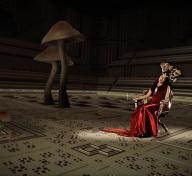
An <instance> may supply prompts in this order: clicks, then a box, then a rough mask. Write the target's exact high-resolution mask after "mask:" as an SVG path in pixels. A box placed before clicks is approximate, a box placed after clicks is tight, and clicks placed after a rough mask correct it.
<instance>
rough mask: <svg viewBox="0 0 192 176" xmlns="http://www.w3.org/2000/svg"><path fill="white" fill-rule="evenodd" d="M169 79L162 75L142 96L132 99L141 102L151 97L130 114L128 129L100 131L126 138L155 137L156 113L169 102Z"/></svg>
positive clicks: (156, 130)
mask: <svg viewBox="0 0 192 176" xmlns="http://www.w3.org/2000/svg"><path fill="white" fill-rule="evenodd" d="M168 82H169V79H168V77H166V75H165V74H162V75H161V76H160V77H159V79H158V80H157V81H156V82H155V83H154V84H153V85H152V87H151V88H150V89H149V91H148V93H147V94H146V95H144V96H137V97H134V98H133V99H134V100H135V101H136V100H142V99H145V98H148V97H150V96H152V99H151V101H150V102H149V103H147V104H144V105H142V106H138V107H137V108H136V109H135V111H134V112H133V114H132V117H131V123H130V129H129V130H128V129H122V128H112V129H105V130H102V131H104V132H111V133H116V134H118V135H121V136H127V137H131V136H132V137H133V136H135V137H150V136H157V132H158V129H157V124H158V112H159V110H160V109H161V108H162V107H163V106H164V105H165V104H166V103H168V101H169V93H170V86H169V85H168Z"/></svg>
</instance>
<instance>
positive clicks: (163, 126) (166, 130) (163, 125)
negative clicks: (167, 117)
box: [158, 118, 169, 133]
mask: <svg viewBox="0 0 192 176" xmlns="http://www.w3.org/2000/svg"><path fill="white" fill-rule="evenodd" d="M158 122H159V124H160V125H161V126H162V128H163V129H164V130H165V132H166V133H168V132H169V131H168V128H167V127H166V125H165V123H164V122H162V121H161V119H160V118H159V120H158Z"/></svg>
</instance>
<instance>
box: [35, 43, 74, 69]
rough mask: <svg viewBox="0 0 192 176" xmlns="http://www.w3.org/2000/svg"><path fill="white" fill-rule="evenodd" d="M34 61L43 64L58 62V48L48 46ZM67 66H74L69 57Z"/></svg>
mask: <svg viewBox="0 0 192 176" xmlns="http://www.w3.org/2000/svg"><path fill="white" fill-rule="evenodd" d="M34 60H35V61H39V62H45V63H51V62H55V61H60V57H59V48H58V47H57V46H56V45H50V46H48V47H47V48H46V49H44V50H43V51H42V52H41V53H40V54H38V55H37V56H36V57H35V58H34ZM67 65H68V66H72V65H74V62H73V61H72V59H71V58H70V57H69V56H67Z"/></svg>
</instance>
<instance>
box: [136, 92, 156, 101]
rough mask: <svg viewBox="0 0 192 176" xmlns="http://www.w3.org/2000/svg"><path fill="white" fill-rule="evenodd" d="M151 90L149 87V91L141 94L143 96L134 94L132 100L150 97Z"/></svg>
mask: <svg viewBox="0 0 192 176" xmlns="http://www.w3.org/2000/svg"><path fill="white" fill-rule="evenodd" d="M151 93H152V91H151V89H149V91H148V92H147V94H145V95H143V96H136V97H133V100H134V101H137V100H142V99H145V98H148V97H150V95H151Z"/></svg>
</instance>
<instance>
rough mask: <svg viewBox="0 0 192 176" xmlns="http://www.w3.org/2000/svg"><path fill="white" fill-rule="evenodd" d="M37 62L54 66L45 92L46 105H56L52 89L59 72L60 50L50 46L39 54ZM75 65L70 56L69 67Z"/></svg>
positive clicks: (68, 59)
mask: <svg viewBox="0 0 192 176" xmlns="http://www.w3.org/2000/svg"><path fill="white" fill-rule="evenodd" d="M34 60H35V61H39V62H45V63H49V64H51V65H52V67H51V72H50V75H49V79H48V80H47V83H46V86H45V91H44V103H45V104H46V105H52V104H55V103H54V100H53V97H52V94H51V89H52V86H53V81H54V79H55V77H56V74H57V70H58V62H59V61H60V58H59V49H58V47H57V46H55V45H53V46H51V45H50V46H48V47H47V48H46V49H44V50H43V51H42V52H41V53H40V54H38V55H37V56H36V57H35V58H34ZM73 64H74V63H73V61H72V60H71V58H70V57H69V56H67V65H68V66H72V65H73Z"/></svg>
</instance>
